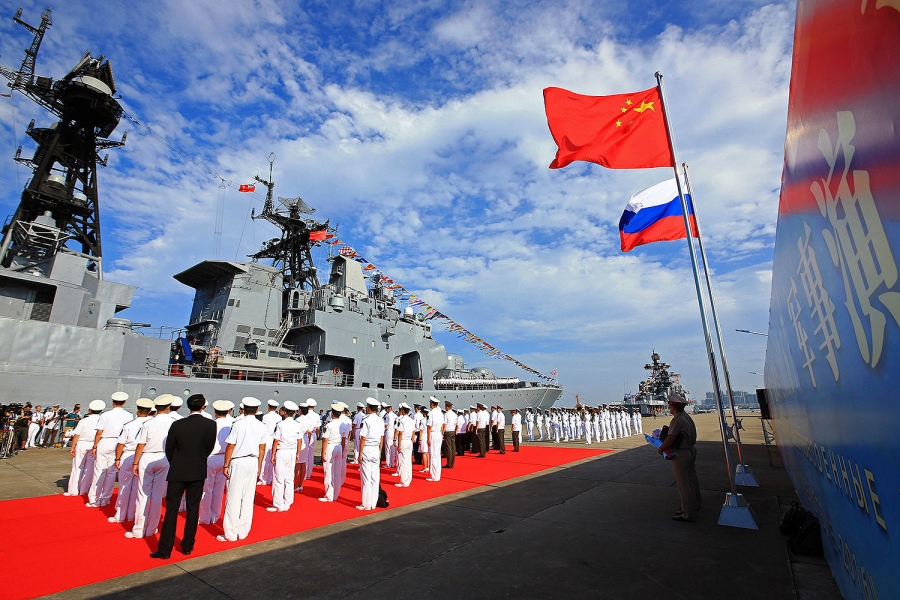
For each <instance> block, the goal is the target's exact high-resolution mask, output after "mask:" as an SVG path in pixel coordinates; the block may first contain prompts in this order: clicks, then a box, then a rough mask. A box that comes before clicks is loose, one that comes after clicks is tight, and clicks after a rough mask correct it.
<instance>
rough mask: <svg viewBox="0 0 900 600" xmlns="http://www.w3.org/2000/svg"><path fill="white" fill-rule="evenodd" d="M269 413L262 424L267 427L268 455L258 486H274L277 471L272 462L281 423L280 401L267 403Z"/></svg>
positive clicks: (265, 457)
mask: <svg viewBox="0 0 900 600" xmlns="http://www.w3.org/2000/svg"><path fill="white" fill-rule="evenodd" d="M266 406H267V407H268V409H269V410H268V412H266V414H264V415H263V418H262V423H263V425H265V426H266V455H265V456H263V468H262V474H261V475H260V477H259V481H257V482H256V484H257V485H272V477H273V473H274V469H275V461H274V460H272V440H273V439H274V438H275V426H276V425H278V424H279V423H280V422H281V415H280V414H278V401H277V400H269V401H268V402H266Z"/></svg>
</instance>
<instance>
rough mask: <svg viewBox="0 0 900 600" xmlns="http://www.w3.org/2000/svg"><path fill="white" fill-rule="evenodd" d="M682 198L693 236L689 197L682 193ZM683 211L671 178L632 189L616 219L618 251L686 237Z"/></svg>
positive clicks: (694, 225)
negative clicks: (619, 244)
mask: <svg viewBox="0 0 900 600" xmlns="http://www.w3.org/2000/svg"><path fill="white" fill-rule="evenodd" d="M685 200H687V205H688V210H689V211H690V212H689V218H690V223H691V234H692V235H693V236H694V237H697V221H696V219H695V218H694V210H693V205H692V204H691V197H690V196H689V195H687V194H685ZM683 215H684V213H683V212H682V211H681V201H680V200H679V199H678V185H677V184H676V183H675V179H674V178H673V179H669V180H668V181H663V182H662V183H657V184H656V185H651V186H650V187H648V188H645V189H643V190H641V191H640V192H638V193H636V194H635V195H633V196H632V197H631V198H630V199H629V200H628V206H626V207H625V212H624V213H622V218H621V219H619V237H620V238H621V240H622V252H628V251H629V250H631V249H632V248H635V247H637V246H642V245H643V244H650V243H652V242H667V241H670V240H680V239H681V238H683V237H687V236H686V234H685V232H684V216H683Z"/></svg>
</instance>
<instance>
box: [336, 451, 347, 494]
mask: <svg viewBox="0 0 900 600" xmlns="http://www.w3.org/2000/svg"><path fill="white" fill-rule="evenodd" d="M342 446H343V448H342V449H341V460H340V461H339V462H338V464H337V466H338V467H339V469H338V471H339V473H338V480H339V481H340V482H341V483H340V486H341V487H344V482H345V481H347V446H346V445H342Z"/></svg>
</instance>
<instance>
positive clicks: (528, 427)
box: [525, 406, 534, 442]
mask: <svg viewBox="0 0 900 600" xmlns="http://www.w3.org/2000/svg"><path fill="white" fill-rule="evenodd" d="M525 432H526V433H527V434H528V441H529V442H533V441H534V413H533V412H532V410H531V407H530V406H528V407H526V408H525Z"/></svg>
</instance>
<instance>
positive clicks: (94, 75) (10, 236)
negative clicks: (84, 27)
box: [0, 9, 126, 278]
mask: <svg viewBox="0 0 900 600" xmlns="http://www.w3.org/2000/svg"><path fill="white" fill-rule="evenodd" d="M21 16H22V9H19V11H18V12H17V13H16V16H15V17H14V20H15V22H16V23H18V24H19V25H21V26H22V27H24V28H25V29H27V30H28V31H29V32H31V33H32V34H33V35H34V39H33V41H32V43H31V46H30V47H29V48H28V49H27V50H25V59H24V60H23V61H22V67H21V68H20V69H19V70H18V71H13V70H11V69H7V68H5V67H0V75H2V76H3V77H5V78H6V79H7V80H9V83H8V84H7V86H8V87H10V88H11V89H13V90H17V91H18V92H20V93H21V94H22V95H24V96H27V97H28V98H30V99H31V100H33V101H34V102H36V103H37V104H39V105H41V106H43V107H44V108H46V109H47V110H48V111H50V112H51V113H53V114H54V115H56V116H57V117H59V118H60V120H59V121H58V122H56V123H54V124H53V125H51V126H50V127H46V128H37V127H35V126H34V121H32V122H31V123H30V124H29V125H28V128H27V129H26V133H27V134H28V136H29V137H30V138H31V139H33V140H34V141H35V142H36V143H37V149H36V150H35V152H34V156H33V157H32V158H22V157H21V152H22V148H21V147H20V148H19V149H18V150H17V151H16V157H15V160H16V161H17V162H19V163H21V164H24V165H26V166H28V167H30V168H31V169H32V171H33V173H34V174H33V176H32V178H31V180H30V181H29V183H28V185H27V187H26V188H25V190H24V191H23V192H22V198H21V200H20V202H19V206H18V208H17V209H16V212H15V213H14V215H13V216H12V218H11V219H10V220H9V223H8V224H7V225H6V226H5V227H4V229H3V242H2V245H0V264H2V265H3V266H6V267H8V266H10V264H11V263H12V262H13V261H14V260H15V261H16V263H17V265H19V266H27V265H28V264H29V263H33V262H37V261H40V260H43V259H45V258H47V257H49V256H51V255H53V254H55V253H56V252H57V251H59V250H60V249H62V248H63V247H64V245H65V243H66V242H67V241H69V240H72V241H74V242H75V243H76V244H80V246H81V253H83V254H85V255H87V256H89V257H90V258H91V259H92V264H91V268H92V269H94V270H96V271H97V274H98V276H99V277H101V278H102V274H103V271H102V262H101V259H102V255H103V252H102V247H101V243H100V205H99V202H98V191H97V165H98V164H99V165H101V166H106V164H107V159H108V156H107V157H104V158H101V157H100V156H99V154H98V151H99V150H103V149H108V148H117V147H120V146H122V145H124V143H125V137H126V136H125V135H123V136H122V140H121V141H111V140H109V139H106V138H108V137H109V135H110V134H111V133H112V132H113V131H114V130H115V128H116V127H117V126H118V124H119V119H120V117H121V115H122V107H121V106H120V105H119V102H118V101H117V100H116V98H115V97H114V95H115V93H116V84H115V78H114V77H113V73H112V66H111V65H110V64H109V61H107V60H105V57H104V56H102V55H101V56H98V57H96V58H94V57H92V56H91V53H90V51H87V52H85V53H84V56H82V57H81V60H79V61H78V63H77V64H76V65H75V66H74V67H73V68H72V70H70V71H69V72H68V73H67V74H66V75H65V76H64V77H63V78H61V79H59V80H58V81H53V79H52V78H50V77H41V76H35V73H34V70H35V63H36V61H37V53H38V49H39V48H40V46H41V42H42V40H43V38H44V33H45V32H46V30H47V28H48V27H50V25H52V22H51V21H50V10H49V9H47V10H46V11H45V12H44V14H43V15H41V24H40V25H39V26H38V27H33V26H31V25H29V24H28V23H26V22H24V21H22V20H21V19H20V17H21ZM46 213H49V215H46ZM51 218H52V220H51ZM54 226H55V227H54ZM53 229H58V230H59V231H58V233H57V235H56V236H55V237H52V236H49V237H48V235H47V233H48V231H50V230H53Z"/></svg>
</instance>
